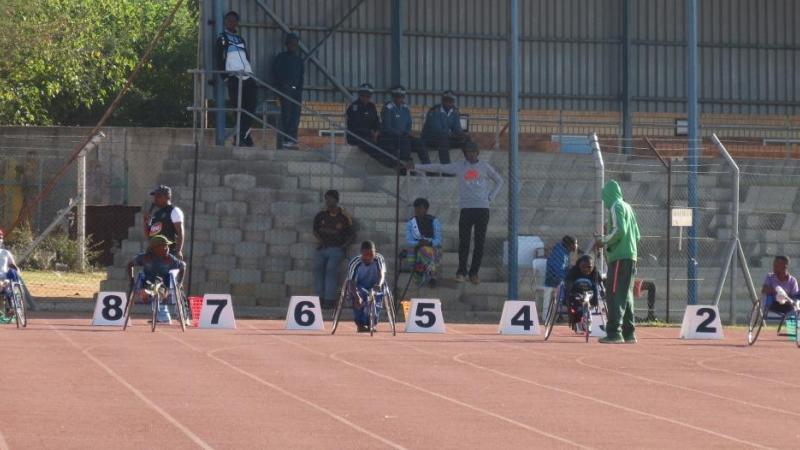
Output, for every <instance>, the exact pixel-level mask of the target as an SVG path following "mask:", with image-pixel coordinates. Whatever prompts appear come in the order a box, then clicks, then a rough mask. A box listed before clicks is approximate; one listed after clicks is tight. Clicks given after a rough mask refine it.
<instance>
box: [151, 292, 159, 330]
mask: <svg viewBox="0 0 800 450" xmlns="http://www.w3.org/2000/svg"><path fill="white" fill-rule="evenodd" d="M160 303H161V295H160V294H156V295H155V298H152V299H151V300H150V309H151V310H152V313H153V314H152V315H153V320H152V321H151V322H150V331H152V332H155V331H156V323H158V305H159V304H160Z"/></svg>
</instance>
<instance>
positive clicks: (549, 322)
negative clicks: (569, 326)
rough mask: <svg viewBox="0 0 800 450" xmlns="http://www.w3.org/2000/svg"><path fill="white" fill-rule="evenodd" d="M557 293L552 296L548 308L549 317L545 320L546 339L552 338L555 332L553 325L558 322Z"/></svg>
mask: <svg viewBox="0 0 800 450" xmlns="http://www.w3.org/2000/svg"><path fill="white" fill-rule="evenodd" d="M556 297H557V295H553V296H551V297H550V306H549V308H548V309H547V317H545V320H544V340H545V341H546V340H548V339H550V334H551V333H552V332H553V325H555V323H556V316H558V311H557V309H558V300H557V298H556Z"/></svg>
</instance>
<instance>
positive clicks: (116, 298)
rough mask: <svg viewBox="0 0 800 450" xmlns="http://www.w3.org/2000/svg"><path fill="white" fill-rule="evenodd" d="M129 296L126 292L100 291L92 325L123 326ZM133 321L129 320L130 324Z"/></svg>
mask: <svg viewBox="0 0 800 450" xmlns="http://www.w3.org/2000/svg"><path fill="white" fill-rule="evenodd" d="M127 298H128V296H127V295H125V293H124V292H100V293H99V294H97V302H95V304H94V316H93V317H92V325H118V326H122V322H123V319H124V318H125V317H124V316H125V314H124V312H125V306H126V305H127V304H128V300H127ZM130 324H131V323H130V322H128V325H130Z"/></svg>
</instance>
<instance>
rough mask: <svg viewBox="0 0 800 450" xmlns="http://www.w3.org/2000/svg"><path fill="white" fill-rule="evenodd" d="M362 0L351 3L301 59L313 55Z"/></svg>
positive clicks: (356, 8) (306, 58)
mask: <svg viewBox="0 0 800 450" xmlns="http://www.w3.org/2000/svg"><path fill="white" fill-rule="evenodd" d="M364 1H365V0H358V1H357V2H356V3H355V5H353V6H352V7H351V8H350V9H349V10H348V11H347V12H346V13H345V14H344V15H343V16H342V17H341V18H340V19H339V20H338V21H337V22H336V23H335V24H334V25H333V26H332V27H330V28H328V31H326V32H325V36H322V39H320V40H319V42H317V45H315V46H313V47H311V49H310V50H309V51H308V53H307V54H306V56H305V57H304V58H303V60H308V58H311V57H312V56H314V53H316V52H317V50H318V49H319V48H320V47H322V44H324V43H325V41H327V40H328V38H329V37H331V35H333V33H335V32H336V30H338V29H339V27H341V26H342V24H344V22H345V21H346V20H347V19H348V18H350V16H352V15H353V13H354V12H356V10H358V8H359V7H361V4H362V3H364Z"/></svg>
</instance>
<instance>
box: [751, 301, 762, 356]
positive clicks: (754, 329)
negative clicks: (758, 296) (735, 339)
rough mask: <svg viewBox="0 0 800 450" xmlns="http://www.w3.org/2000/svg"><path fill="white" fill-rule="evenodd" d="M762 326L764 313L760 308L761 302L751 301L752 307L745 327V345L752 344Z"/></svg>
mask: <svg viewBox="0 0 800 450" xmlns="http://www.w3.org/2000/svg"><path fill="white" fill-rule="evenodd" d="M762 326H764V313H763V311H762V309H761V302H755V303H753V308H752V310H751V311H750V322H749V326H748V328H747V345H753V344H755V343H756V340H757V339H758V335H759V334H760V333H761V327H762Z"/></svg>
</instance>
